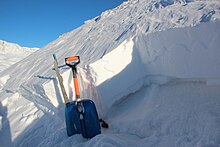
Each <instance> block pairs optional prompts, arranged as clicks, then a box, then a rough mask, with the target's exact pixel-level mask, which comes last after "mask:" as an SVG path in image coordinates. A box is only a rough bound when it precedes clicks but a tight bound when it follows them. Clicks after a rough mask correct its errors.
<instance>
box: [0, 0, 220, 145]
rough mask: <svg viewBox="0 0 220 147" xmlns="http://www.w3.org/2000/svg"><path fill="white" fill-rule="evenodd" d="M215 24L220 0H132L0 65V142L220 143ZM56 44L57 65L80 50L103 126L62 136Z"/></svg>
mask: <svg viewBox="0 0 220 147" xmlns="http://www.w3.org/2000/svg"><path fill="white" fill-rule="evenodd" d="M219 26H220V2H219V1H218V0H213V1H206V0H195V1H193V0H190V1H186V0H150V1H145V0H129V1H127V2H124V3H123V4H122V5H120V6H118V7H117V8H114V9H112V10H108V11H106V12H103V13H102V14H101V15H100V16H97V17H95V18H94V19H92V20H88V21H85V24H84V25H82V26H81V27H79V28H77V29H75V30H73V31H71V32H69V33H65V34H63V35H62V36H60V37H59V38H58V39H56V40H55V41H53V42H51V43H50V44H48V45H47V46H45V47H44V48H42V49H39V50H37V51H36V52H34V53H32V54H30V55H29V56H27V57H26V58H24V59H23V60H21V61H20V62H16V63H15V64H14V66H10V67H9V68H7V69H5V68H4V69H2V72H1V74H0V88H1V89H0V100H1V103H0V121H1V122H0V128H1V130H0V146H89V147H90V146H143V147H145V146H157V147H164V146H203V147H206V146H220V125H219V124H220V99H219V98H220V58H219V55H220V51H219V40H220V27H219ZM9 53H10V52H9ZM53 53H56V54H57V58H58V62H59V65H63V64H64V58H65V57H68V56H71V55H80V57H81V63H80V65H79V67H78V72H79V73H80V75H79V79H80V80H79V81H80V88H81V95H82V97H83V98H90V99H92V100H93V101H94V102H95V103H96V106H97V109H98V114H99V116H100V117H101V118H103V119H104V120H105V121H107V122H108V124H109V125H110V128H109V129H102V134H100V135H97V136H95V137H94V138H92V139H89V140H87V139H84V138H82V136H81V135H73V136H71V137H68V136H67V134H66V128H65V118H64V117H65V116H64V108H65V105H64V101H63V98H62V94H61V93H60V92H61V91H60V87H59V85H58V82H57V78H56V74H55V71H54V70H53V57H52V54H53ZM19 54H20V53H19ZM5 56H6V54H5ZM4 62H5V61H4ZM1 63H2V62H1ZM60 72H61V73H62V76H63V79H64V86H65V89H66V91H67V94H68V97H70V99H71V100H74V99H75V97H74V92H72V89H73V86H72V85H73V83H72V73H71V70H70V69H69V68H68V67H65V66H64V67H61V68H60Z"/></svg>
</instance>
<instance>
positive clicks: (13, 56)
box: [0, 40, 37, 72]
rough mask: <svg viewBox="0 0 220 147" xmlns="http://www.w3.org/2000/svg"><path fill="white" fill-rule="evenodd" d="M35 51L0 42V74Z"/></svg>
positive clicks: (34, 49)
mask: <svg viewBox="0 0 220 147" xmlns="http://www.w3.org/2000/svg"><path fill="white" fill-rule="evenodd" d="M36 50H37V48H32V49H30V48H27V47H21V46H19V45H18V44H14V43H9V42H6V41H2V40H0V61H1V63H0V72H2V71H3V70H5V69H6V68H8V67H9V66H10V65H12V64H14V63H16V62H18V61H20V60H22V59H23V58H24V57H27V56H28V55H30V54H31V53H33V52H34V51H36Z"/></svg>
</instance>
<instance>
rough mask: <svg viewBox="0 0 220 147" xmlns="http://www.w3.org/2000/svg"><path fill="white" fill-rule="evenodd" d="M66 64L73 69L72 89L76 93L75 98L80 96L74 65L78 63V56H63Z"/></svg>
mask: <svg viewBox="0 0 220 147" xmlns="http://www.w3.org/2000/svg"><path fill="white" fill-rule="evenodd" d="M65 62H66V65H68V66H70V67H71V68H72V71H73V83H74V90H75V94H76V99H79V98H80V89H79V83H78V79H77V70H76V66H77V65H78V64H79V63H80V58H79V56H72V57H67V58H65Z"/></svg>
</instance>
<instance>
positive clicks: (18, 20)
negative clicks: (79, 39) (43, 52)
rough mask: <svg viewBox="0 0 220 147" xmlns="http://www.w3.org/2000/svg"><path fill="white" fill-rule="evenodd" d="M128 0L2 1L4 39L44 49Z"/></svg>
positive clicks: (0, 22) (1, 36)
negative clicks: (86, 22) (67, 33)
mask: <svg viewBox="0 0 220 147" xmlns="http://www.w3.org/2000/svg"><path fill="white" fill-rule="evenodd" d="M124 1H127V0H0V40H4V41H7V42H12V43H17V44H19V45H21V46H24V47H38V48H41V47H43V46H45V45H47V44H48V43H50V42H51V41H53V40H55V39H56V38H58V37H59V36H60V35H62V34H63V33H66V32H69V31H71V30H74V29H75V28H77V27H79V26H81V25H82V24H83V23H84V21H86V20H89V19H92V18H94V17H96V16H98V15H100V14H101V13H102V12H104V11H106V10H108V9H112V8H115V7H117V6H118V5H120V4H121V3H122V2H124Z"/></svg>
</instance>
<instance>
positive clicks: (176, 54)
mask: <svg viewBox="0 0 220 147" xmlns="http://www.w3.org/2000/svg"><path fill="white" fill-rule="evenodd" d="M219 41H220V22H219V21H218V22H215V23H214V22H210V23H204V24H201V25H199V26H196V27H187V28H178V29H170V30H167V31H162V32H156V33H152V34H138V35H136V36H134V37H133V38H132V39H130V40H125V41H124V42H123V43H122V44H121V45H120V46H119V47H117V48H116V49H114V50H113V51H111V52H110V53H108V54H106V55H105V56H104V57H103V58H102V59H100V60H98V61H96V62H94V63H92V64H90V65H89V68H90V69H89V70H90V71H91V77H92V78H93V81H94V86H96V89H97V91H98V93H99V95H100V97H101V98H100V100H102V102H101V103H102V107H103V108H104V109H103V112H104V114H106V113H107V112H108V110H109V109H110V108H111V106H112V105H114V104H115V103H118V102H120V101H121V100H122V99H123V98H124V97H126V96H128V95H129V94H131V93H134V92H136V91H138V90H140V89H141V87H143V86H145V85H149V84H165V83H166V82H168V81H169V80H172V79H176V78H180V79H187V80H203V81H206V82H207V81H210V80H213V79H215V81H216V80H219V79H220V58H219V56H220V49H219V46H220V43H219ZM121 50H124V52H123V51H121ZM127 52H129V53H131V55H130V56H129V55H127V54H128V53H127ZM117 53H118V54H117ZM109 54H112V55H115V56H108V55H109ZM125 55H127V56H125ZM120 63H124V65H121V64H120ZM122 67H123V69H120V68H122ZM116 69H120V72H119V73H117V74H115V72H116V71H118V70H116ZM103 78H105V79H103ZM215 84H220V82H219V83H215Z"/></svg>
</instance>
